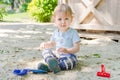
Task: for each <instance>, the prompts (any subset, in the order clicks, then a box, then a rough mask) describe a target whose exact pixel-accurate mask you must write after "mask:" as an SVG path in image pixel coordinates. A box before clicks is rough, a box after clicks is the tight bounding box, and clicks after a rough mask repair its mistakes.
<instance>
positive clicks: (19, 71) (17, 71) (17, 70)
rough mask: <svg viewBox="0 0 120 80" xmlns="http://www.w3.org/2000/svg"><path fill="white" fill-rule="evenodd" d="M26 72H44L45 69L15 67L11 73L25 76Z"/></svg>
mask: <svg viewBox="0 0 120 80" xmlns="http://www.w3.org/2000/svg"><path fill="white" fill-rule="evenodd" d="M28 72H32V73H33V74H46V73H47V71H44V70H36V69H23V70H20V69H15V70H14V71H13V73H14V74H15V75H18V76H25V75H27V74H28Z"/></svg>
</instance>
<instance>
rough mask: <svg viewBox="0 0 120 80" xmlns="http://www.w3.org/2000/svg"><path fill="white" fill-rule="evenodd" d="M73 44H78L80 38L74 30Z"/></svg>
mask: <svg viewBox="0 0 120 80" xmlns="http://www.w3.org/2000/svg"><path fill="white" fill-rule="evenodd" d="M72 40H73V43H76V42H80V36H79V35H78V32H77V31H76V30H74V32H73V39H72Z"/></svg>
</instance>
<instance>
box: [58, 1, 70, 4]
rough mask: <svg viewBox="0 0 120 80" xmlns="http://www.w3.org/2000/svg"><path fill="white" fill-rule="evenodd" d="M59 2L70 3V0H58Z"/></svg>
mask: <svg viewBox="0 0 120 80" xmlns="http://www.w3.org/2000/svg"><path fill="white" fill-rule="evenodd" d="M58 4H68V0H58Z"/></svg>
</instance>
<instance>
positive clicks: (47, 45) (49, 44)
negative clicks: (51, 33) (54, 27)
mask: <svg viewBox="0 0 120 80" xmlns="http://www.w3.org/2000/svg"><path fill="white" fill-rule="evenodd" d="M54 46H55V42H54V41H48V42H43V43H41V44H40V50H43V49H47V48H53V47H54Z"/></svg>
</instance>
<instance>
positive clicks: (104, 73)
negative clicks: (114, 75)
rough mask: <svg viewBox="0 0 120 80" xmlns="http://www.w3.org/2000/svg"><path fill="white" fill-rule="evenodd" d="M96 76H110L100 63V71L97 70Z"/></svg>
mask: <svg viewBox="0 0 120 80" xmlns="http://www.w3.org/2000/svg"><path fill="white" fill-rule="evenodd" d="M97 76H100V77H106V78H110V73H107V72H105V67H104V65H103V64H102V65H101V72H97Z"/></svg>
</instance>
